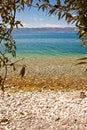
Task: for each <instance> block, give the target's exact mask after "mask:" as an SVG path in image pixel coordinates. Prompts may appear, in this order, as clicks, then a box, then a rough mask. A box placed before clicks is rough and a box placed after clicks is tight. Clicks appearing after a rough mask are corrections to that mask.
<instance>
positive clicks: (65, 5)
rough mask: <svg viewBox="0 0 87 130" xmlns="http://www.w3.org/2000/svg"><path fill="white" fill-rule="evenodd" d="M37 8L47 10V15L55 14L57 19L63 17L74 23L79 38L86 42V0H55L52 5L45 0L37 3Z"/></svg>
mask: <svg viewBox="0 0 87 130" xmlns="http://www.w3.org/2000/svg"><path fill="white" fill-rule="evenodd" d="M39 9H42V10H43V11H44V10H47V11H48V14H49V15H53V14H56V15H57V16H58V19H59V20H60V19H62V18H65V20H66V21H67V22H68V23H71V24H72V23H75V25H76V27H77V28H78V34H79V38H81V40H82V41H83V44H84V45H86V44H87V2H86V0H64V2H61V0H56V1H55V4H54V5H52V4H51V3H50V2H49V1H47V0H42V1H41V3H39Z"/></svg>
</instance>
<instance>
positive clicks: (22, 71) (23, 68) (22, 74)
mask: <svg viewBox="0 0 87 130" xmlns="http://www.w3.org/2000/svg"><path fill="white" fill-rule="evenodd" d="M20 75H21V77H23V76H24V75H25V65H24V66H23V67H22V69H21V71H20Z"/></svg>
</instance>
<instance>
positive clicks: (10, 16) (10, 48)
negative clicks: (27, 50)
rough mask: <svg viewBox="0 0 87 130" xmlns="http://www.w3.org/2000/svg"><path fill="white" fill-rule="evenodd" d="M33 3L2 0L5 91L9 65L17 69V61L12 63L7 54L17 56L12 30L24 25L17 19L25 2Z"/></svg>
mask: <svg viewBox="0 0 87 130" xmlns="http://www.w3.org/2000/svg"><path fill="white" fill-rule="evenodd" d="M31 3H32V0H0V19H1V23H0V72H1V74H0V86H1V89H2V91H3V92H4V83H5V79H6V77H7V72H8V66H11V67H13V70H15V69H16V68H15V65H14V64H15V62H14V63H11V61H10V60H9V58H8V56H7V54H8V53H10V54H12V56H13V57H16V44H15V40H13V38H12V30H13V28H14V27H17V28H18V26H22V24H21V22H20V21H16V19H15V17H16V12H17V11H21V10H24V8H25V4H28V5H29V4H31ZM3 69H4V71H3ZM2 71H3V76H2Z"/></svg>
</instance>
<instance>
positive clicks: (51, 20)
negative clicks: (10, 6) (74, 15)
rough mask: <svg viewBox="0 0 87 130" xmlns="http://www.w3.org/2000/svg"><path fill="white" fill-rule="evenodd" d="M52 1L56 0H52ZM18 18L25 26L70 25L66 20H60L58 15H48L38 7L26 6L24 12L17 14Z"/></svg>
mask: <svg viewBox="0 0 87 130" xmlns="http://www.w3.org/2000/svg"><path fill="white" fill-rule="evenodd" d="M50 1H51V2H52V3H53V2H54V1H56V0H50ZM17 19H18V20H20V21H22V24H23V25H24V27H29V28H31V27H34V28H35V27H69V26H74V25H68V24H67V23H66V21H65V20H64V19H63V20H60V21H58V18H57V15H52V16H48V15H47V13H46V12H42V11H41V10H40V11H38V10H37V8H34V7H32V8H31V9H29V8H28V7H26V8H25V10H24V11H23V12H20V13H18V14H17Z"/></svg>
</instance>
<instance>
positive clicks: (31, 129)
mask: <svg viewBox="0 0 87 130" xmlns="http://www.w3.org/2000/svg"><path fill="white" fill-rule="evenodd" d="M0 93H1V92H0ZM81 94H82V95H85V96H84V97H83V96H82V97H81ZM0 95H1V94H0ZM8 95H9V96H8ZM86 95H87V91H85V92H83V93H82V92H81V91H71V92H61V91H59V92H54V91H50V90H49V91H48V90H47V91H41V92H22V91H21V92H15V93H10V92H5V95H4V99H3V98H2V97H0V130H87V96H86Z"/></svg>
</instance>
